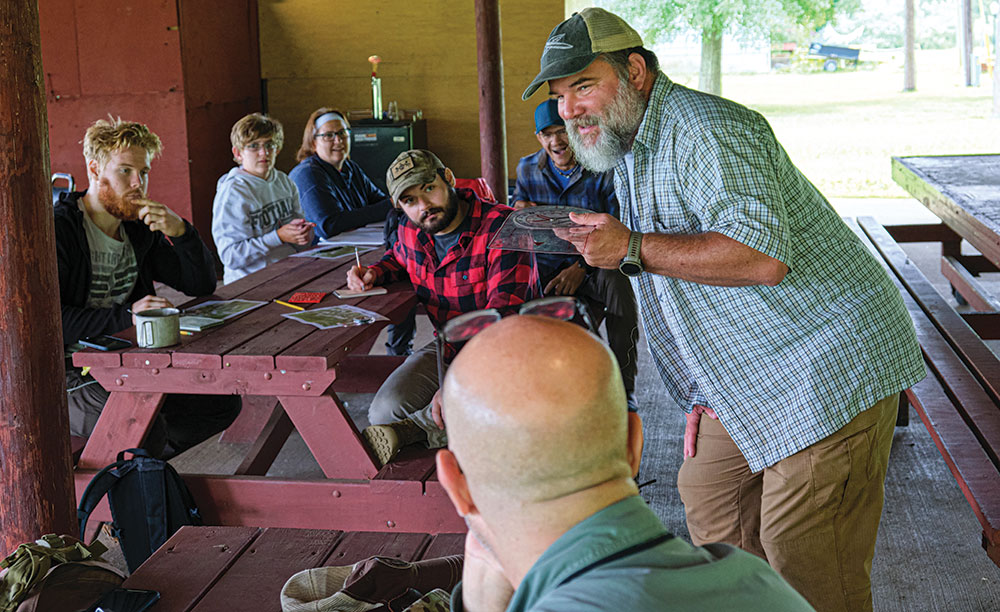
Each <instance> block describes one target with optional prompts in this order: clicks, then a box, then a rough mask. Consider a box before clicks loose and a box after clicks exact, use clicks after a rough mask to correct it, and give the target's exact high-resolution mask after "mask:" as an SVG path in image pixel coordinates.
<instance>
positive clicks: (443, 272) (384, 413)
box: [347, 149, 538, 464]
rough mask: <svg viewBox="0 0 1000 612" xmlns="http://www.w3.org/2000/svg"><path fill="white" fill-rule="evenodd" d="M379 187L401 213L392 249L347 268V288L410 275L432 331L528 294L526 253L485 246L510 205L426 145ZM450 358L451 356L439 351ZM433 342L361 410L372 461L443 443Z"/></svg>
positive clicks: (533, 280) (532, 278)
mask: <svg viewBox="0 0 1000 612" xmlns="http://www.w3.org/2000/svg"><path fill="white" fill-rule="evenodd" d="M386 185H387V187H388V190H389V195H390V197H391V198H392V204H393V206H395V207H397V208H399V209H401V210H402V211H403V213H404V215H405V217H404V218H403V220H402V222H401V223H400V225H399V230H398V238H397V240H396V242H395V244H394V245H393V247H392V248H391V249H390V250H388V251H387V252H386V254H385V256H384V257H383V258H382V259H381V260H380V261H379V262H378V263H376V264H375V265H374V266H372V267H370V268H363V267H361V266H360V265H359V266H356V267H352V269H351V270H350V271H349V272H348V275H347V286H348V288H349V289H352V290H355V291H361V290H366V289H370V288H371V287H372V286H374V285H383V284H387V283H389V282H392V281H396V280H409V281H410V282H411V283H412V285H413V289H414V291H415V292H416V294H417V299H418V300H420V302H421V303H422V304H423V305H424V307H425V308H426V309H427V316H428V317H429V318H430V320H431V322H432V323H433V324H434V326H435V327H436V328H437V329H441V328H442V326H443V325H444V323H446V322H447V321H449V320H450V319H452V318H454V317H456V316H458V315H461V314H464V313H467V312H472V311H474V310H480V309H483V308H499V307H504V306H510V305H516V304H521V303H523V302H526V301H527V300H529V299H531V298H532V297H535V296H534V295H533V294H532V291H533V288H534V287H536V286H537V284H538V272H537V270H536V268H535V265H534V264H533V263H532V260H531V258H530V254H529V253H525V252H516V251H501V250H495V249H487V248H486V246H487V245H488V244H489V242H490V239H492V238H493V236H494V234H496V232H497V231H498V230H499V229H500V227H501V226H502V225H503V222H504V220H506V218H507V216H508V215H509V214H510V213H511V212H513V209H512V208H509V207H507V206H503V205H499V204H490V203H486V202H482V201H481V200H479V198H477V197H476V195H475V193H474V192H472V191H471V190H468V189H457V190H456V189H455V186H454V185H455V177H454V175H453V174H452V172H451V170H450V169H448V168H445V166H444V164H442V163H441V160H440V159H438V158H437V156H436V155H434V154H433V153H431V152H430V151H425V150H419V149H414V150H410V151H404V152H403V153H400V154H399V156H398V157H397V158H396V159H395V161H394V162H393V163H392V164H390V165H389V169H388V171H387V172H386ZM444 357H445V360H446V361H449V360H450V357H451V355H449V354H447V353H446V354H445V355H444ZM437 368H438V360H437V346H436V344H435V343H434V342H431V343H430V344H428V345H427V346H425V347H423V348H421V349H420V350H418V351H415V352H414V353H413V354H412V355H410V356H409V357H407V358H406V361H404V362H403V364H402V365H400V366H399V367H398V368H397V369H396V370H395V371H394V372H393V373H392V374H391V375H389V377H388V378H387V379H386V381H385V382H384V383H383V384H382V387H381V388H380V389H379V390H378V393H376V394H375V398H374V399H373V400H372V403H371V407H370V408H369V412H368V417H369V420H370V421H371V423H372V426H371V427H368V428H367V429H365V431H364V436H365V439H366V440H367V441H368V443H369V445H370V446H371V447H372V450H374V451H375V454H376V456H377V457H378V459H379V461H380V462H381V463H383V464H384V463H386V462H388V461H389V460H390V459H392V457H393V456H394V455H395V454H396V452H397V451H398V450H399V449H400V448H401V447H403V446H406V445H407V444H413V443H423V444H426V445H427V446H428V447H429V448H438V447H440V446H443V445H444V444H445V442H446V436H445V432H444V430H443V428H442V427H441V426H440V424H439V423H436V422H435V420H436V419H435V418H434V415H433V414H432V411H431V409H430V403H431V400H432V398H433V397H434V394H435V393H436V392H437V390H438V369H437Z"/></svg>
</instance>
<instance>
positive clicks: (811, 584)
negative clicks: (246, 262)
mask: <svg viewBox="0 0 1000 612" xmlns="http://www.w3.org/2000/svg"><path fill="white" fill-rule="evenodd" d="M898 404H899V396H898V395H893V396H891V397H887V398H885V399H883V400H881V401H879V402H878V403H876V404H875V405H874V406H872V407H871V408H869V409H867V410H865V411H864V412H862V413H861V414H859V415H858V416H856V417H855V418H854V419H853V420H852V421H851V422H850V423H848V424H847V425H845V426H844V427H842V428H841V429H840V430H839V431H837V432H836V433H834V434H832V435H830V436H828V437H826V438H825V439H823V440H820V441H819V442H817V443H815V444H813V445H812V446H809V447H808V448H805V449H803V450H801V451H799V452H798V453H795V454H794V455H792V456H790V457H786V458H785V459H782V460H781V461H779V462H778V463H776V464H774V465H772V466H770V467H768V468H765V469H764V470H762V471H760V472H754V473H751V472H750V469H749V466H748V465H747V462H746V459H744V458H743V455H742V454H741V453H740V451H739V449H738V448H737V447H736V445H735V444H734V443H733V441H732V439H731V438H730V437H729V434H727V433H726V430H725V428H724V427H723V426H722V425H721V424H720V423H719V422H718V421H716V420H714V419H710V418H708V417H707V416H702V418H701V422H700V424H699V431H698V443H697V448H696V452H695V456H694V457H691V458H689V459H687V460H685V461H684V464H683V465H682V466H681V469H680V472H679V473H678V475H677V488H678V489H679V491H680V494H681V499H682V500H683V502H684V508H685V511H686V513H687V524H688V529H689V530H690V532H691V539H692V541H693V542H694V543H695V544H696V545H702V544H706V543H709V542H726V543H728V544H732V545H734V546H738V547H740V548H742V549H743V550H746V551H749V552H751V553H754V554H756V555H758V556H761V557H763V558H765V559H767V561H768V563H770V564H771V566H772V567H773V568H774V569H775V570H777V571H778V573H780V574H781V575H782V577H784V578H785V579H786V580H787V581H788V582H789V583H790V584H791V585H792V586H793V587H794V588H795V589H796V590H797V591H798V592H799V593H801V594H802V595H803V596H804V597H805V598H806V599H807V600H808V601H809V603H810V604H812V605H813V606H814V607H815V608H816V609H817V610H819V611H821V612H825V611H850V612H854V611H858V610H871V609H872V595H871V565H872V557H873V556H874V554H875V536H876V533H877V532H878V524H879V520H880V519H881V516H882V501H883V495H884V487H885V472H886V467H887V465H888V460H889V449H890V447H891V446H892V433H893V429H894V428H895V423H896V411H897V407H898Z"/></svg>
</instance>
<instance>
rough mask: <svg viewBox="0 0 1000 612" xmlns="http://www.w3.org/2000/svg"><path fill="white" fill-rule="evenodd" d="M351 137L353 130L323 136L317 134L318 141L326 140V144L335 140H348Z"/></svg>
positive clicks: (343, 130)
mask: <svg viewBox="0 0 1000 612" xmlns="http://www.w3.org/2000/svg"><path fill="white" fill-rule="evenodd" d="M350 136H351V130H347V129H342V130H337V131H336V132H323V133H322V134H316V139H317V140H324V141H326V142H333V140H334V139H335V138H343V139H345V140H346V139H347V138H350Z"/></svg>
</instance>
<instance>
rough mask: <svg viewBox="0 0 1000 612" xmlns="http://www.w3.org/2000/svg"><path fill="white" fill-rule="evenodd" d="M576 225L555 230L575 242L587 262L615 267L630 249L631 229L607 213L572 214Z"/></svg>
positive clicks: (559, 235)
mask: <svg viewBox="0 0 1000 612" xmlns="http://www.w3.org/2000/svg"><path fill="white" fill-rule="evenodd" d="M569 218H570V221H572V222H573V223H576V224H577V227H568V228H563V229H556V230H555V234H556V236H558V237H560V238H562V239H563V240H568V241H569V242H571V243H573V246H575V247H576V250H577V251H579V252H580V254H581V255H583V258H584V259H585V260H586V261H587V263H588V264H590V265H592V266H596V267H598V268H607V269H609V270H613V269H615V268H617V267H618V264H619V263H621V260H622V258H624V257H625V253H626V252H627V251H628V238H629V234H630V233H631V232H629V229H628V228H627V227H625V226H624V225H622V222H621V221H619V220H618V219H615V218H614V217H613V216H611V215H608V214H605V213H570V214H569Z"/></svg>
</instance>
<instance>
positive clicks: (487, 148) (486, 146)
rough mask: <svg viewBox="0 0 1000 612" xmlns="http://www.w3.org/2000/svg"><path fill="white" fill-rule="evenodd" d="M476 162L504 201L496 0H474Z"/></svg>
mask: <svg viewBox="0 0 1000 612" xmlns="http://www.w3.org/2000/svg"><path fill="white" fill-rule="evenodd" d="M476 51H477V61H478V66H479V133H480V136H481V139H480V141H479V156H480V165H481V167H482V173H483V177H484V178H486V182H487V183H489V186H490V188H491V189H492V190H493V194H494V195H495V196H496V197H497V201H498V202H500V203H501V204H506V203H507V128H506V125H507V120H506V111H505V110H504V100H503V58H502V55H501V50H500V0H476Z"/></svg>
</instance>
